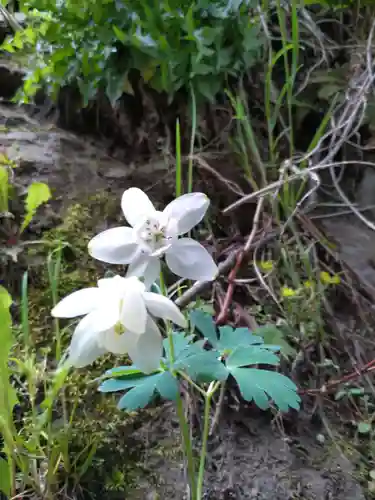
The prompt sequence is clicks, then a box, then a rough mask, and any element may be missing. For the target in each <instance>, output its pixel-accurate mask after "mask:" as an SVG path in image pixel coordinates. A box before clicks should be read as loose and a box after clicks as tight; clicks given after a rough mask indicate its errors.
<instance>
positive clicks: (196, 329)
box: [0, 188, 300, 500]
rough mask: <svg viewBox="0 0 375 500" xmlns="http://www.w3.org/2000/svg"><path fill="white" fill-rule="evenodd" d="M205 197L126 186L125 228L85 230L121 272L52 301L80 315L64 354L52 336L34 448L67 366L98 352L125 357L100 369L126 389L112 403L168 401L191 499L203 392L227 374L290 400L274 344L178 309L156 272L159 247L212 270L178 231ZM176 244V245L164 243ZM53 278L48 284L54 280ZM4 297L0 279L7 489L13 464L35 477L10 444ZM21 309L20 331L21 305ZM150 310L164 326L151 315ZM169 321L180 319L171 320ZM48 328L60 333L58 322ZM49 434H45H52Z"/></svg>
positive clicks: (272, 401) (115, 387)
mask: <svg viewBox="0 0 375 500" xmlns="http://www.w3.org/2000/svg"><path fill="white" fill-rule="evenodd" d="M208 205H209V203H208V199H207V197H206V196H205V195H204V194H202V193H189V194H185V195H182V196H179V197H177V198H176V199H175V200H173V201H172V202H171V203H170V204H169V205H168V206H167V207H166V208H165V210H164V211H158V210H156V209H155V208H154V206H153V204H152V203H151V201H150V200H149V198H148V197H147V195H146V194H145V193H143V192H142V191H141V190H139V189H137V188H130V189H128V190H127V191H125V193H124V195H123V197H122V209H123V212H124V214H125V216H126V218H127V220H128V222H129V223H131V224H132V228H126V227H124V228H114V229H110V230H107V231H104V232H103V233H100V234H99V235H98V236H96V237H94V238H93V239H92V240H91V242H90V243H89V248H90V252H91V253H92V255H93V256H94V257H95V256H99V257H100V259H101V260H106V259H107V260H110V261H111V262H116V263H118V262H119V261H121V262H122V263H127V264H129V266H128V271H127V274H126V276H125V277H122V276H114V277H106V278H101V279H99V280H98V286H97V287H90V288H84V289H81V290H77V291H74V292H73V293H72V294H70V295H68V296H66V297H65V298H63V299H62V300H60V301H59V302H57V303H56V305H55V307H54V308H53V310H52V315H53V316H54V317H55V318H56V321H57V318H75V317H77V316H81V317H82V319H81V320H80V321H79V322H78V324H77V326H76V327H75V330H74V333H73V336H72V340H71V343H70V346H69V348H68V350H67V353H66V356H61V344H60V342H57V343H56V359H57V361H60V363H59V368H58V370H57V371H56V373H55V375H54V377H53V380H52V383H51V384H50V385H49V387H48V388H46V389H47V390H46V394H47V396H46V398H45V400H44V401H43V403H42V408H43V409H44V411H43V412H42V414H38V412H37V413H36V414H34V413H33V414H34V416H35V431H34V436H33V437H34V440H33V441H32V442H33V446H34V448H33V449H34V450H35V454H38V453H40V454H41V456H43V447H42V446H41V442H40V439H41V436H43V435H44V433H45V434H46V435H47V437H48V435H49V434H48V426H47V430H46V431H44V433H43V432H42V431H43V426H44V425H46V424H48V422H51V420H50V419H51V418H52V415H51V410H52V407H53V402H54V400H55V398H56V397H57V396H58V394H59V393H60V391H63V386H64V381H65V378H66V375H67V373H68V371H69V369H70V368H71V367H76V368H80V367H85V366H88V365H90V364H91V363H93V361H95V360H96V359H97V358H98V357H100V356H102V355H104V354H106V353H107V352H111V353H113V354H115V355H122V356H123V355H126V354H127V355H128V356H129V357H130V358H131V360H132V361H133V363H132V364H131V365H130V366H128V365H126V366H120V367H115V368H113V369H110V370H107V371H106V372H105V373H104V375H103V377H100V387H99V390H100V391H102V392H117V391H121V392H124V391H126V392H125V394H123V395H122V397H121V398H120V401H119V403H118V406H119V408H121V409H125V410H128V411H132V410H135V409H138V408H144V407H145V406H146V405H147V404H148V403H150V401H152V400H153V399H154V398H155V396H156V395H159V396H161V397H163V398H165V399H169V400H172V401H175V403H176V406H177V414H178V417H179V422H180V427H181V433H182V438H183V439H182V441H183V449H184V452H185V456H186V460H187V468H188V477H189V487H190V495H191V498H192V499H193V500H201V499H202V498H203V495H204V491H203V481H204V471H205V458H206V452H207V442H208V436H209V428H210V408H211V403H212V398H213V396H214V394H215V393H216V391H217V390H218V389H219V388H222V387H223V384H224V383H225V381H226V380H227V379H229V378H230V377H231V378H233V380H235V381H236V383H237V384H238V387H239V389H240V392H241V394H242V396H243V398H244V399H245V400H247V401H253V402H254V403H255V404H256V405H257V406H258V407H260V408H262V409H267V408H269V407H270V406H274V407H275V408H276V409H278V410H280V411H288V410H289V408H293V409H296V410H298V408H299V404H300V398H299V396H298V393H297V388H296V386H295V384H294V383H293V382H292V381H291V380H290V379H288V378H287V377H286V376H284V375H282V374H281V373H279V372H277V371H274V370H273V369H269V368H268V367H270V366H277V365H278V364H279V357H278V356H277V352H278V351H280V346H275V345H269V344H265V343H264V340H263V338H262V336H258V335H256V332H250V331H249V330H248V329H247V328H237V329H233V328H232V327H230V326H222V327H220V328H219V329H218V331H217V329H216V326H215V323H214V321H213V319H212V317H211V315H210V314H208V313H207V312H204V311H203V310H201V309H199V308H195V309H194V308H192V309H190V313H189V318H188V319H187V318H186V317H185V315H184V314H183V313H182V312H181V311H180V310H179V309H178V307H177V306H176V305H175V304H174V302H173V301H172V300H171V299H170V298H169V296H168V293H167V290H166V287H165V282H164V278H163V264H164V259H163V258H164V256H166V263H167V265H170V266H171V268H172V271H173V272H174V273H177V274H178V275H180V276H181V277H182V278H189V277H190V276H191V273H192V272H194V273H195V277H196V279H198V280H199V273H200V272H201V278H202V280H206V281H207V280H213V279H215V277H216V276H217V272H218V269H217V266H216V264H215V263H214V261H213V259H212V257H211V256H210V255H209V253H208V252H207V250H205V248H204V247H203V246H201V245H200V244H199V243H198V242H196V241H195V240H193V239H192V238H190V237H179V236H181V235H183V234H185V233H187V232H190V231H191V229H192V228H193V227H194V226H195V225H196V224H198V223H199V222H200V221H201V220H202V219H203V217H204V216H205V214H206V211H207V209H208ZM176 245H177V248H178V249H179V251H178V252H175V250H174V251H173V248H174V249H176ZM156 261H157V263H156ZM134 262H135V263H136V264H134ZM150 263H152V264H151V265H152V269H154V268H155V267H157V269H158V271H160V277H159V279H156V280H155V282H154V283H152V284H151V283H150V279H149V278H150V273H149V268H150ZM155 264H156V266H155ZM208 270H209V273H208ZM145 273H146V274H145ZM51 276H55V273H54V272H52V273H51ZM143 278H145V280H144V281H143ZM147 281H148V283H147ZM53 288H54V289H56V286H54V287H53ZM55 299H56V296H55ZM10 305H11V299H10V297H9V295H8V294H7V292H6V291H5V290H4V289H2V290H1V295H0V313H1V318H0V319H1V320H2V323H1V324H2V326H1V334H2V337H4V339H5V340H6V348H5V349H4V350H3V351H2V355H1V359H0V361H1V366H0V368H1V370H0V383H1V384H2V391H1V395H2V401H1V408H2V413H1V414H0V417H1V419H0V430H1V433H2V435H3V436H4V445H5V446H4V451H5V454H6V458H2V459H1V462H0V467H1V470H2V471H3V475H2V477H4V479H2V481H1V483H0V488H1V490H2V491H4V492H5V493H6V494H7V495H11V494H12V495H14V494H15V492H16V472H17V471H18V470H22V471H23V474H24V476H23V477H24V479H25V478H26V483H27V482H28V481H30V480H34V483H36V481H35V478H33V476H32V475H31V472H32V471H31V472H30V470H29V469H28V467H29V462H27V463H26V467H25V464H24V463H23V461H22V459H21V457H22V454H21V452H20V447H21V446H24V440H23V439H20V436H19V434H18V433H17V430H16V429H15V427H14V421H13V409H14V406H15V404H16V395H15V391H14V389H13V388H12V385H11V383H10V377H9V375H10V372H9V359H10V349H11V346H12V340H13V339H12V333H11V317H10V313H9V307H10ZM23 315H24V318H23V320H24V321H23V325H24V328H25V329H26V333H27V328H28V323H27V308H26V307H25V309H24V311H23ZM160 319H161V320H163V325H164V326H163V325H162V324H160V321H158V320H160ZM173 323H174V324H176V325H177V326H178V327H180V328H179V329H176V328H174V327H173V326H172V324H173ZM56 335H57V336H59V335H60V333H59V328H58V326H57V329H56ZM29 368H30V369H29V370H28V371H27V372H26V373H28V374H29V379H30V380H29V384H30V386H31V387H35V381H34V378H33V374H34V373H35V370H34V369H33V367H32V366H30V367H29ZM182 381H185V382H187V383H188V384H189V386H190V388H191V389H192V390H195V391H197V392H198V393H199V394H200V395H201V397H202V398H203V400H204V404H205V412H204V429H203V434H202V450H201V454H200V458H199V467H198V468H197V467H196V461H195V458H194V453H193V444H192V442H191V438H190V435H189V431H188V422H187V421H186V417H185V412H184V409H183V401H182V398H181V395H180V384H181V382H182ZM65 418H66V417H65ZM50 438H51V439H52V442H53V435H51V436H50ZM39 448H40V449H39ZM65 451H66V452H67V450H65ZM48 458H51V457H48ZM52 458H53V456H52ZM65 460H66V461H67V462H68V458H67V457H65V458H64V463H65ZM54 467H56V465H54V463H50V464H49V467H48V470H49V472H50V473H51V474H52V470H53V469H54ZM25 469H26V470H25ZM27 478H29V479H28V480H27ZM36 484H37V483H36ZM34 486H35V484H34ZM39 486H40V485H39Z"/></svg>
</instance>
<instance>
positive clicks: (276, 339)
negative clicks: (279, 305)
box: [254, 325, 296, 356]
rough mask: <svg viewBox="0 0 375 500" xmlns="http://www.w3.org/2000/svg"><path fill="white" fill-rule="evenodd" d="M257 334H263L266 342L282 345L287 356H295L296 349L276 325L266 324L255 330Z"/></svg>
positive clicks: (281, 349) (281, 347)
mask: <svg viewBox="0 0 375 500" xmlns="http://www.w3.org/2000/svg"><path fill="white" fill-rule="evenodd" d="M254 333H256V334H257V335H259V336H261V337H262V338H263V340H264V342H265V343H266V344H276V345H278V346H280V351H281V352H282V353H283V354H285V356H294V355H295V354H296V350H295V349H293V347H292V346H291V345H290V344H289V343H288V342H287V341H286V340H285V338H284V335H283V332H282V330H281V329H280V328H278V327H277V326H275V325H264V326H261V327H259V328H257V329H256V330H255V332H254Z"/></svg>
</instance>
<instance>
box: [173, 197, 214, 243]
mask: <svg viewBox="0 0 375 500" xmlns="http://www.w3.org/2000/svg"><path fill="white" fill-rule="evenodd" d="M209 205H210V200H209V199H208V198H207V196H206V195H205V194H204V193H188V194H184V195H182V196H179V197H178V198H176V199H175V200H173V201H172V202H171V203H169V205H167V206H166V207H165V209H164V213H166V214H167V215H168V216H169V217H170V218H171V219H175V220H176V221H177V224H178V234H185V233H187V232H189V231H190V229H192V228H193V227H194V226H196V225H197V224H198V223H199V222H200V221H201V220H202V219H203V217H204V216H205V213H206V212H207V209H208V207H209Z"/></svg>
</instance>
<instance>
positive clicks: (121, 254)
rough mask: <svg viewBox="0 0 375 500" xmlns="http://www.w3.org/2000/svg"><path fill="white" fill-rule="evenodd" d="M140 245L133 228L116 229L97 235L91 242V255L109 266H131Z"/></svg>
mask: <svg viewBox="0 0 375 500" xmlns="http://www.w3.org/2000/svg"><path fill="white" fill-rule="evenodd" d="M137 248H138V243H137V241H136V238H135V234H134V231H133V229H132V228H131V227H114V228H112V229H108V230H107V231H103V232H102V233H99V234H97V235H96V236H94V238H92V240H91V241H90V242H89V245H88V250H89V254H90V255H91V256H92V257H94V259H98V260H100V261H102V262H108V264H129V262H130V261H131V260H132V258H133V257H134V254H135V252H136V251H137Z"/></svg>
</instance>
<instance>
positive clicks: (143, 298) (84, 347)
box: [52, 276, 186, 373]
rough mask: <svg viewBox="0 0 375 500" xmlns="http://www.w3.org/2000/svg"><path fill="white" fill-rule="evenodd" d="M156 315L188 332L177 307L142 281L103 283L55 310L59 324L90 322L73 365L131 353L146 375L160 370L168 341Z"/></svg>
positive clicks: (72, 352) (76, 340) (83, 327)
mask: <svg viewBox="0 0 375 500" xmlns="http://www.w3.org/2000/svg"><path fill="white" fill-rule="evenodd" d="M150 314H151V315H153V316H155V317H158V318H163V319H168V320H171V321H173V322H174V323H176V324H178V325H180V326H182V327H186V319H185V317H184V316H183V314H182V313H181V311H180V310H179V309H178V307H177V306H176V305H175V304H174V302H172V301H171V300H170V299H168V298H167V297H164V296H163V295H160V294H157V293H152V292H147V291H146V289H145V285H144V284H143V283H141V282H140V281H139V279H138V278H136V277H130V278H122V277H121V276H115V277H113V278H104V279H100V280H99V281H98V286H97V287H92V288H84V289H82V290H78V291H76V292H73V293H72V294H70V295H68V296H67V297H65V298H64V299H62V300H61V301H60V302H59V303H58V304H57V305H56V306H55V307H54V308H53V310H52V316H54V317H56V318H74V317H76V316H84V318H82V319H81V320H80V322H79V323H78V325H77V327H76V329H75V331H74V334H73V337H72V341H71V344H70V347H69V358H68V363H69V364H71V365H72V366H75V367H77V368H82V367H84V366H87V365H89V364H91V363H92V362H93V361H95V359H97V358H98V357H99V356H101V355H102V354H105V353H106V352H112V353H114V354H125V353H128V354H129V356H130V358H131V359H132V360H133V362H134V363H135V364H136V365H137V367H138V368H139V369H140V370H142V371H144V372H145V373H147V372H150V371H153V370H154V369H156V368H158V367H159V365H160V357H161V355H162V336H161V334H160V331H159V328H158V327H157V325H156V324H155V322H154V320H153V319H152V317H151V316H150Z"/></svg>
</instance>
